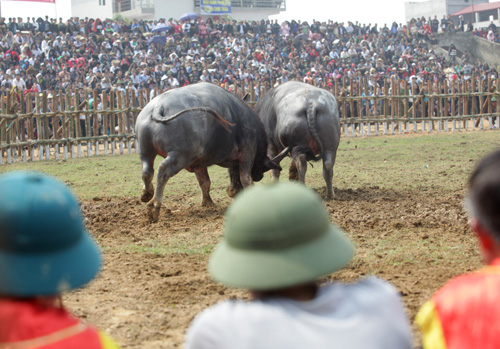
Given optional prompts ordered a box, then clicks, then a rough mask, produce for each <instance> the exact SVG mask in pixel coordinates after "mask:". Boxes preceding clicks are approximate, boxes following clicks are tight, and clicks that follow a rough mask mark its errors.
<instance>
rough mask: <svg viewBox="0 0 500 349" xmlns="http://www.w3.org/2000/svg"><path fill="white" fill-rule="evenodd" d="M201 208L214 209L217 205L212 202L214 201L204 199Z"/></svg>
mask: <svg viewBox="0 0 500 349" xmlns="http://www.w3.org/2000/svg"><path fill="white" fill-rule="evenodd" d="M201 206H203V207H214V206H215V204H214V202H213V201H212V199H204V200H203V201H202V202H201Z"/></svg>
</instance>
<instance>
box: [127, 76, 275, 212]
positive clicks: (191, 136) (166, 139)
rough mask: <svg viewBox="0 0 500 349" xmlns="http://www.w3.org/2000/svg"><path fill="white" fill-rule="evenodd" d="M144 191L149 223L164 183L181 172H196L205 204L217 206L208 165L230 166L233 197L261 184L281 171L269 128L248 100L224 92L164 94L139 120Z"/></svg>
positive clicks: (208, 87)
mask: <svg viewBox="0 0 500 349" xmlns="http://www.w3.org/2000/svg"><path fill="white" fill-rule="evenodd" d="M135 131H136V134H137V139H138V142H139V154H140V158H141V163H142V179H143V181H144V190H143V192H142V196H141V200H142V201H143V202H148V208H149V214H150V219H151V220H153V221H156V220H158V216H159V212H160V207H161V202H162V196H163V190H164V188H165V184H166V183H167V181H168V180H169V178H171V177H172V176H174V175H175V174H177V173H178V172H179V171H180V170H182V169H186V170H188V171H190V172H194V173H195V174H196V178H197V179H198V183H199V185H200V188H201V191H202V195H203V200H202V205H203V206H208V205H213V201H212V199H211V197H210V193H209V191H210V177H209V176H208V171H207V167H208V166H211V165H219V166H222V167H226V168H229V176H230V181H231V183H230V186H229V187H228V189H227V193H228V195H229V196H231V197H233V196H234V195H236V193H238V191H240V190H241V189H242V188H244V187H247V186H249V185H251V184H252V183H253V182H254V181H260V180H261V179H262V177H263V174H264V172H266V171H268V170H270V169H273V170H280V169H281V168H280V166H279V165H278V163H279V161H280V159H279V158H278V159H277V161H278V163H276V162H274V161H273V160H271V159H269V158H268V157H267V154H266V149H267V139H266V133H265V130H264V126H263V124H262V122H261V121H260V120H259V118H258V117H257V115H256V114H255V112H254V111H253V110H252V109H251V108H250V107H248V106H247V105H246V103H245V102H244V101H242V100H241V99H239V98H238V97H236V96H235V95H233V94H231V93H229V92H227V91H225V90H224V89H222V88H220V87H217V86H215V85H212V84H208V83H199V84H196V85H190V86H186V87H182V88H178V89H173V90H170V91H167V92H165V93H163V94H162V95H160V96H158V97H156V98H154V99H153V100H152V101H151V102H149V103H148V104H147V105H146V106H145V107H144V109H143V110H142V111H141V113H140V114H139V116H138V117H137V122H136V124H135ZM157 155H161V156H162V157H164V158H165V159H164V160H163V161H162V162H161V163H160V166H159V168H158V175H157V187H156V193H155V190H154V187H153V184H152V180H153V175H154V160H155V158H156V156H157Z"/></svg>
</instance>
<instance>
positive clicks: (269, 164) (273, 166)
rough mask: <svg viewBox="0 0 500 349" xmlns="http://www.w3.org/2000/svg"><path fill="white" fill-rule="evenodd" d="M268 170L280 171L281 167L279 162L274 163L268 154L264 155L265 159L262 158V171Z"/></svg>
mask: <svg viewBox="0 0 500 349" xmlns="http://www.w3.org/2000/svg"><path fill="white" fill-rule="evenodd" d="M269 170H278V171H281V170H282V168H281V166H280V164H278V163H276V162H275V161H273V160H271V159H270V158H269V157H268V156H266V159H265V160H264V172H267V171H269Z"/></svg>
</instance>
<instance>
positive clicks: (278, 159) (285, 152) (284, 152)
mask: <svg viewBox="0 0 500 349" xmlns="http://www.w3.org/2000/svg"><path fill="white" fill-rule="evenodd" d="M291 149H292V147H290V146H288V147H286V148H285V149H283V150H282V151H281V153H279V154H278V155H276V156H275V157H274V158H272V159H271V161H273V162H275V163H277V164H279V163H280V162H281V160H283V158H284V157H285V156H287V155H288V153H289V152H290V150H291Z"/></svg>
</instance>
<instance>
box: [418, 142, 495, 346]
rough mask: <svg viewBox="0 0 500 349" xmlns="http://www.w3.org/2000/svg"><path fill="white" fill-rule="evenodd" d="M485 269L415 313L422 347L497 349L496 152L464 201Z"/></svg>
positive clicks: (453, 285)
mask: <svg viewBox="0 0 500 349" xmlns="http://www.w3.org/2000/svg"><path fill="white" fill-rule="evenodd" d="M465 204H466V209H467V211H468V213H469V216H470V227H471V229H472V231H474V233H475V235H476V238H477V242H478V244H479V249H480V253H481V257H482V259H483V262H484V263H485V264H486V265H487V266H486V267H484V268H482V269H480V270H478V271H476V272H473V273H469V274H465V275H461V276H458V277H456V278H454V279H452V280H450V281H448V282H447V283H446V284H445V285H444V286H443V287H442V288H441V289H439V290H438V291H437V292H436V293H435V294H434V295H433V296H432V298H431V300H430V301H428V302H427V303H425V304H424V305H423V306H422V308H421V309H420V311H419V313H418V314H417V317H416V319H415V320H416V323H417V324H418V326H419V327H420V330H421V331H422V341H423V346H424V348H426V349H428V348H438V349H451V348H453V349H461V348H463V349H466V348H467V349H470V348H481V349H488V348H491V349H493V348H499V347H500V302H499V300H498V295H499V292H500V151H497V152H495V153H492V154H490V155H488V156H486V157H485V158H484V159H483V160H481V162H480V163H479V165H478V166H477V168H476V169H475V171H474V172H473V173H472V176H471V177H470V179H469V190H468V194H467V196H466V198H465Z"/></svg>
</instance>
